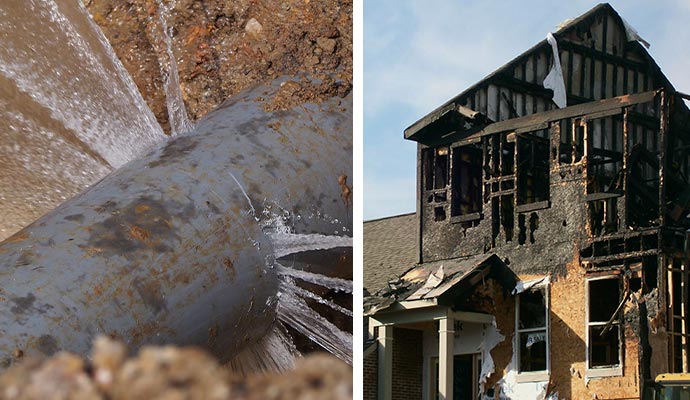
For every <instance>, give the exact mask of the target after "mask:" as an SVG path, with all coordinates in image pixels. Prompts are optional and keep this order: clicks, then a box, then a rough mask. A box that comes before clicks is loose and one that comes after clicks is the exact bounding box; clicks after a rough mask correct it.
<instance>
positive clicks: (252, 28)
mask: <svg viewBox="0 0 690 400" xmlns="http://www.w3.org/2000/svg"><path fill="white" fill-rule="evenodd" d="M263 29H264V27H263V26H261V24H260V23H259V21H257V20H256V19H254V18H252V19H250V20H249V21H247V25H245V26H244V30H245V31H246V32H247V33H248V34H250V35H252V36H254V38H255V39H256V38H259V37H260V36H261V31H263Z"/></svg>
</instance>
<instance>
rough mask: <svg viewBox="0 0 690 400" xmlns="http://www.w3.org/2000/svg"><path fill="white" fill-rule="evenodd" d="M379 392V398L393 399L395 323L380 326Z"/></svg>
mask: <svg viewBox="0 0 690 400" xmlns="http://www.w3.org/2000/svg"><path fill="white" fill-rule="evenodd" d="M377 340H378V347H379V349H378V350H379V362H378V374H377V375H378V392H379V396H378V398H379V400H391V398H392V395H393V325H392V324H387V325H381V326H379V335H378V339H377Z"/></svg>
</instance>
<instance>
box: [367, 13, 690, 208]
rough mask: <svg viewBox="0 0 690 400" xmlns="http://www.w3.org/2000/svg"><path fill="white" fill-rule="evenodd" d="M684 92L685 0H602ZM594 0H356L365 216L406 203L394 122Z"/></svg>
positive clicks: (689, 52) (407, 186)
mask: <svg viewBox="0 0 690 400" xmlns="http://www.w3.org/2000/svg"><path fill="white" fill-rule="evenodd" d="M610 3H611V4H612V5H613V7H614V8H615V9H616V10H617V11H618V13H619V14H620V15H621V16H622V17H623V18H624V19H625V20H626V21H628V23H630V25H632V26H633V27H634V28H635V29H636V30H637V31H638V33H639V34H640V36H642V37H643V38H644V39H645V40H647V41H648V42H649V43H651V48H650V49H649V52H650V54H651V55H652V57H654V59H655V60H656V61H657V63H658V64H659V65H660V66H661V69H662V70H663V71H664V73H665V74H666V76H667V77H668V78H669V80H670V81H671V82H672V83H673V84H674V86H675V87H676V89H678V90H680V91H684V92H686V93H687V92H690V0H657V1H648V0H644V1H643V0H620V1H611V2H610ZM596 4H597V3H596V2H591V1H580V0H571V1H560V2H557V1H536V0H535V1H532V0H530V1H510V2H509V1H497V0H429V1H412V0H406V1H402V0H396V1H393V0H364V24H363V25H364V46H363V48H364V73H363V78H364V154H363V155H364V219H365V220H370V219H374V218H380V217H385V216H390V215H396V214H401V213H407V212H414V211H415V185H416V183H415V177H416V172H415V168H416V162H415V152H416V146H415V143H414V142H410V141H407V140H403V130H404V129H405V128H406V127H408V126H409V125H410V124H411V123H413V122H414V121H416V120H417V119H419V118H421V117H423V116H424V115H426V114H427V113H428V112H430V111H432V110H433V109H435V108H436V107H437V106H439V105H441V103H443V102H445V101H446V100H448V99H450V98H451V97H453V96H454V95H456V94H458V93H460V92H461V91H462V90H464V89H465V88H467V87H469V86H470V85H472V84H473V83H475V82H477V81H479V80H481V79H482V78H483V77H484V76H486V75H488V74H489V73H491V72H492V71H494V70H495V69H497V68H498V67H500V66H501V65H503V64H505V63H506V62H508V61H510V60H511V59H512V58H514V57H515V56H517V55H519V54H520V53H522V52H523V51H525V50H527V49H528V48H530V47H531V46H532V45H534V44H536V43H537V42H539V41H540V40H542V39H543V38H545V37H546V34H547V32H549V31H555V30H556V26H558V25H559V24H560V23H561V22H562V21H564V20H566V19H568V18H574V17H577V16H579V15H581V14H583V13H585V12H586V11H588V10H589V9H591V8H592V7H594V6H595V5H596Z"/></svg>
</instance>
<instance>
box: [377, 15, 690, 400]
mask: <svg viewBox="0 0 690 400" xmlns="http://www.w3.org/2000/svg"><path fill="white" fill-rule="evenodd" d="M646 45H647V43H646V42H644V41H643V40H642V39H641V38H640V37H639V36H638V35H637V33H636V32H635V31H634V30H633V29H632V28H631V27H630V26H629V25H628V24H627V23H626V22H625V21H624V20H623V19H622V18H621V17H620V16H619V15H618V14H617V13H616V11H615V10H614V9H613V8H612V7H611V6H609V5H608V4H602V5H599V6H597V7H595V8H593V9H592V10H590V11H589V12H587V13H586V14H584V15H582V16H581V17H579V18H577V19H575V20H572V21H570V22H568V23H567V24H566V25H564V26H562V27H561V28H560V29H559V30H558V31H557V32H555V33H553V34H549V35H548V37H547V38H546V39H545V40H543V41H541V42H540V43H538V44H537V45H535V46H534V47H532V48H531V49H529V50H527V51H526V52H525V53H523V54H521V55H520V56H518V57H517V58H515V59H514V60H512V61H510V62H509V63H508V64H506V65H504V66H503V67H501V68H500V69H498V70H497V71H495V72H494V73H492V74H491V75H489V76H487V77H486V78H485V79H483V80H482V81H480V82H478V83H477V84H475V85H473V86H472V87H470V88H469V89H467V90H465V91H463V92H462V93H460V94H459V95H457V96H456V97H454V98H452V99H451V100H449V101H448V102H446V103H445V104H443V105H441V106H440V107H438V108H437V109H436V110H434V111H433V112H431V113H430V114H428V115H427V116H425V117H424V118H422V119H420V120H419V121H417V122H415V123H414V124H413V125H411V126H410V127H409V128H407V129H406V130H405V132H404V136H405V139H407V140H412V141H415V142H417V143H418V151H417V182H418V185H417V214H416V220H417V221H416V223H417V227H418V235H417V239H416V240H417V243H416V255H417V263H416V264H415V265H414V266H410V267H411V268H410V270H409V271H407V272H406V273H405V274H404V275H402V276H400V277H398V278H397V279H394V280H392V281H391V282H390V283H389V285H388V288H386V289H384V290H382V291H380V292H379V293H377V295H376V296H373V297H372V298H370V299H369V301H370V304H369V305H370V307H371V308H369V309H368V310H367V311H365V314H367V315H369V316H370V317H371V318H372V321H374V322H373V323H372V324H370V332H371V333H373V334H378V335H379V337H380V332H378V331H377V329H383V328H385V329H383V331H384V332H385V334H386V335H390V339H391V340H393V343H394V342H395V340H394V338H395V337H396V336H395V335H393V334H392V333H391V332H392V331H391V330H390V329H393V330H394V329H395V328H399V329H401V330H400V331H399V332H402V330H409V331H410V332H411V333H410V334H411V335H414V334H415V333H414V332H413V331H419V332H422V333H419V339H418V340H420V341H421V342H424V343H427V342H429V343H434V344H429V345H425V346H426V347H424V346H423V347H424V348H425V349H432V348H433V349H436V350H433V351H432V353H433V354H437V355H436V356H435V357H436V361H433V357H434V356H430V355H429V354H431V353H429V354H427V353H425V352H423V353H420V354H421V355H420V357H421V359H420V360H423V361H420V362H421V364H420V365H421V366H420V367H419V368H420V370H419V371H418V372H419V374H420V378H419V379H420V388H421V389H420V393H419V395H420V396H419V397H420V398H429V399H432V398H439V397H434V396H438V395H439V393H441V398H445V399H449V398H453V393H452V392H453V391H455V398H456V399H457V398H468V399H469V398H477V397H476V396H477V395H480V394H481V395H484V396H489V395H492V396H496V397H487V398H499V397H500V396H501V395H503V396H504V397H500V398H531V397H530V396H531V395H535V396H536V395H537V394H538V393H543V395H544V396H546V395H547V394H549V395H554V393H555V396H556V397H552V398H559V397H558V396H559V394H558V393H560V396H561V397H564V398H592V396H596V395H598V396H599V397H594V398H602V397H601V394H602V393H607V395H615V396H618V397H626V398H639V397H640V396H641V394H642V393H643V391H644V390H645V387H646V385H647V384H648V383H649V382H650V380H651V379H653V378H654V377H655V376H656V374H659V373H664V372H690V292H689V291H688V287H689V285H690V259H689V257H688V251H689V248H688V246H689V245H690V242H689V241H688V239H689V236H688V229H690V218H689V217H688V214H689V213H690V186H689V185H688V174H689V172H690V171H689V168H690V165H689V164H690V112H689V111H688V108H687V106H686V104H685V100H687V99H690V96H688V95H685V94H683V93H681V92H678V91H677V90H676V89H675V88H674V87H673V86H672V85H671V83H670V82H669V81H668V79H667V78H666V77H665V76H664V75H663V73H662V72H661V69H660V68H659V66H658V65H657V64H656V63H655V61H654V60H653V59H652V58H651V57H650V56H649V53H648V52H647V51H646V49H645V46H646ZM365 274H366V272H365ZM489 280H491V281H493V282H494V283H495V285H496V288H494V289H491V288H489V289H487V287H486V286H485V285H486V282H487V281H489ZM530 282H532V283H530ZM531 285H534V286H531ZM516 287H517V288H518V289H516ZM497 288H501V289H500V290H499V289H497ZM519 288H522V289H519ZM525 288H527V289H525ZM530 288H532V289H530ZM534 288H539V289H538V290H537V289H534ZM482 293H483V294H482ZM511 293H512V294H511ZM487 296H488V297H490V298H487ZM521 298H522V299H521ZM477 299H479V300H477ZM481 299H483V300H481ZM422 301H425V303H424V304H422V303H423V302H422ZM532 303H533V304H532ZM520 304H522V305H523V306H524V307H533V308H531V309H530V308H521V307H520ZM429 307H431V308H429ZM439 307H441V308H439ZM432 308H433V309H435V310H436V311H434V312H436V314H434V312H432V313H430V314H428V318H427V317H421V316H420V317H412V315H413V314H415V315H422V314H423V313H422V311H420V310H422V309H426V310H431V309H432ZM535 308H536V309H538V310H540V311H538V313H542V314H541V317H539V318H537V319H536V320H532V321H531V322H526V321H523V320H522V319H523V318H525V316H526V315H527V313H528V311H529V312H531V311H533V310H534V309H535ZM413 310H414V311H413ZM439 310H441V311H439ZM506 310H508V311H506ZM467 313H477V314H476V315H475V314H467ZM480 314H481V315H492V317H493V318H494V319H493V321H494V322H493V323H494V326H496V327H497V329H498V331H499V332H500V334H501V335H504V339H505V340H504V341H503V342H501V343H500V344H496V345H495V346H496V347H495V348H491V349H486V348H482V350H481V351H479V352H477V354H478V355H476V356H474V357H475V358H473V359H471V360H474V361H471V360H470V361H467V362H466V361H463V360H464V359H462V358H458V357H460V356H462V355H463V354H465V353H463V351H461V350H458V349H459V347H458V346H460V345H458V344H457V341H458V338H460V340H462V337H463V336H462V335H463V334H462V333H460V334H459V333H458V329H457V328H458V323H460V325H462V321H463V318H467V319H466V320H465V324H466V325H465V326H466V328H467V327H471V325H470V324H472V323H483V324H487V323H489V321H491V319H490V318H485V317H481V316H479V315H480ZM448 318H450V319H451V322H448ZM396 321H397V322H396ZM433 321H435V322H433ZM439 321H441V322H439ZM443 321H445V322H443ZM453 321H454V323H455V325H453ZM434 323H435V325H434ZM379 327H381V328H379ZM453 328H456V329H453ZM444 329H445V330H444ZM460 329H461V328H460ZM471 329H475V328H471ZM471 329H470V330H471ZM476 329H480V328H476ZM484 329H486V327H485V328H484ZM449 331H454V332H455V333H454V335H452V334H451V336H455V337H456V338H455V345H454V344H453V340H450V339H448V336H447V335H448V332H449ZM466 331H468V330H467V329H466ZM468 332H469V331H468ZM535 332H536V333H535ZM431 334H435V336H434V337H432V338H429V337H427V336H425V335H431ZM444 334H445V336H444ZM444 337H445V339H444ZM506 338H507V339H506ZM443 340H450V343H451V344H448V343H445V344H443V343H441V342H442V341H443ZM439 341H440V342H439ZM436 342H438V343H436ZM537 342H541V344H540V345H539V346H536V345H534V344H535V343H537ZM568 342H571V343H573V344H572V345H566V346H565V347H564V348H566V349H568V350H567V353H568V354H567V355H566V354H559V355H558V356H555V355H554V351H555V350H556V347H554V343H568ZM380 343H382V342H381V340H379V344H380ZM384 343H385V338H384ZM497 343H498V342H497ZM393 346H395V344H393ZM420 346H421V345H420ZM448 346H450V350H448ZM454 346H455V347H454ZM460 347H462V346H460ZM383 348H384V347H379V349H378V352H379V356H378V357H379V358H378V360H379V363H378V365H379V375H378V381H377V382H378V383H377V384H378V394H379V398H391V397H387V396H390V393H395V391H396V390H397V389H395V384H394V383H391V382H392V381H387V380H386V379H387V376H388V375H386V374H385V373H383V369H381V368H382V366H381V363H384V364H385V362H386V360H387V359H386V358H385V357H384V358H381V357H382V356H381V351H383V350H382V349H383ZM393 348H394V349H395V347H393ZM453 348H455V352H454V350H453ZM477 348H481V346H479V345H478V346H477ZM444 349H445V351H447V352H448V353H449V354H450V355H453V354H455V358H456V361H455V362H456V365H457V363H458V362H462V363H465V362H466V364H463V365H464V366H463V367H462V368H465V373H463V376H472V377H473V378H471V379H472V381H471V382H470V383H468V385H470V386H471V387H472V388H473V389H471V391H470V392H471V395H472V396H473V397H465V396H470V395H468V394H467V393H468V392H467V391H465V392H462V390H460V389H458V388H457V387H453V385H454V384H455V385H457V382H455V383H454V382H453V379H452V377H453V376H455V375H453V361H452V360H450V361H449V359H448V358H447V357H446V360H445V362H444V361H442V360H443V354H442V353H443V352H444ZM389 350H390V349H389ZM393 351H394V350H393ZM485 351H488V353H485ZM491 355H493V361H492V362H493V363H495V366H496V368H495V370H496V371H495V372H494V373H493V377H491V378H490V376H491V375H492V372H489V371H488V370H484V365H483V364H482V363H483V362H485V361H486V359H487V357H489V356H491ZM390 357H395V353H393V355H392V356H390ZM516 357H517V359H516ZM451 358H452V357H451ZM434 363H436V364H434ZM448 363H450V369H448ZM473 363H474V364H473ZM433 365H436V366H435V367H434V366H433ZM439 365H440V366H439ZM473 365H474V366H473ZM434 368H436V369H434ZM439 368H440V369H439ZM444 368H445V372H440V371H444ZM468 371H469V375H468ZM532 372H535V373H536V372H538V373H537V374H531V373H532ZM382 374H383V375H382ZM448 374H450V375H448ZM473 374H474V375H473ZM510 374H514V375H515V378H516V379H513V380H511V379H512V378H510V379H509V378H507V377H508V375H510ZM395 376H396V375H395V373H393V375H392V377H390V379H392V380H393V381H394V380H395V378H394V377H395ZM432 378H433V380H432ZM479 382H481V386H479ZM508 383H511V384H510V385H508ZM528 383H529V385H532V386H530V387H532V388H533V390H532V389H530V390H532V392H530V391H529V390H528V391H527V392H520V390H522V389H520V388H519V387H520V384H525V385H527V384H528ZM365 385H366V382H365ZM381 385H386V387H390V386H391V385H392V387H393V389H391V391H390V393H389V392H387V389H386V388H382V387H381ZM534 385H536V386H534ZM540 385H541V386H540ZM509 386H510V387H509ZM468 387H469V386H468ZM524 387H526V386H523V389H524ZM612 387H616V388H617V389H611V388H612ZM494 389H495V390H494ZM458 390H460V391H458ZM525 390H527V389H525ZM610 391H613V392H615V393H613V394H611V393H610ZM458 393H465V395H461V394H458ZM511 393H512V395H511ZM516 393H523V394H524V393H529V395H526V397H521V396H518V397H515V396H517V395H516ZM382 396H383V397H382ZM511 396H512V397H511ZM395 397H396V396H392V398H395ZM407 397H410V396H407ZM412 397H417V396H416V395H415V396H412ZM541 398H544V397H541ZM603 398H606V397H603Z"/></svg>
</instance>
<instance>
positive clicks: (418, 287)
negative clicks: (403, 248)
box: [364, 254, 518, 315]
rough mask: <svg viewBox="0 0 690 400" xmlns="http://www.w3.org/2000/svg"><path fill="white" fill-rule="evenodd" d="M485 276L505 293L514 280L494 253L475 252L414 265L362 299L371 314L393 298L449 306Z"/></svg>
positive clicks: (515, 278) (513, 274)
mask: <svg viewBox="0 0 690 400" xmlns="http://www.w3.org/2000/svg"><path fill="white" fill-rule="evenodd" d="M487 279H496V280H497V281H498V282H500V283H501V285H502V286H503V288H504V289H505V292H506V293H510V292H511V291H512V290H513V288H515V285H516V283H517V281H518V278H517V276H516V275H515V273H513V271H512V270H511V269H510V268H509V267H508V265H507V264H506V263H505V262H503V260H501V259H500V258H499V257H498V256H497V255H495V254H493V255H485V254H483V255H477V256H473V257H469V258H466V259H462V260H460V259H454V260H444V261H437V262H430V263H425V264H419V265H415V266H414V267H412V268H411V269H409V270H408V271H407V272H405V273H404V274H403V275H402V276H400V277H399V278H397V279H395V280H393V281H391V282H389V284H388V288H385V289H383V290H381V291H379V292H378V293H377V294H376V296H375V297H369V298H368V299H365V312H364V314H365V315H373V314H375V313H377V312H379V311H382V310H385V309H388V308H390V307H392V306H393V305H394V304H395V303H396V302H397V303H400V302H410V301H416V300H422V301H430V302H433V303H434V305H445V306H451V307H452V306H453V304H454V302H455V300H456V299H457V298H461V297H462V295H463V294H467V293H469V292H470V291H471V289H473V288H474V287H475V286H476V285H478V284H480V283H482V282H484V281H486V280H487Z"/></svg>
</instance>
